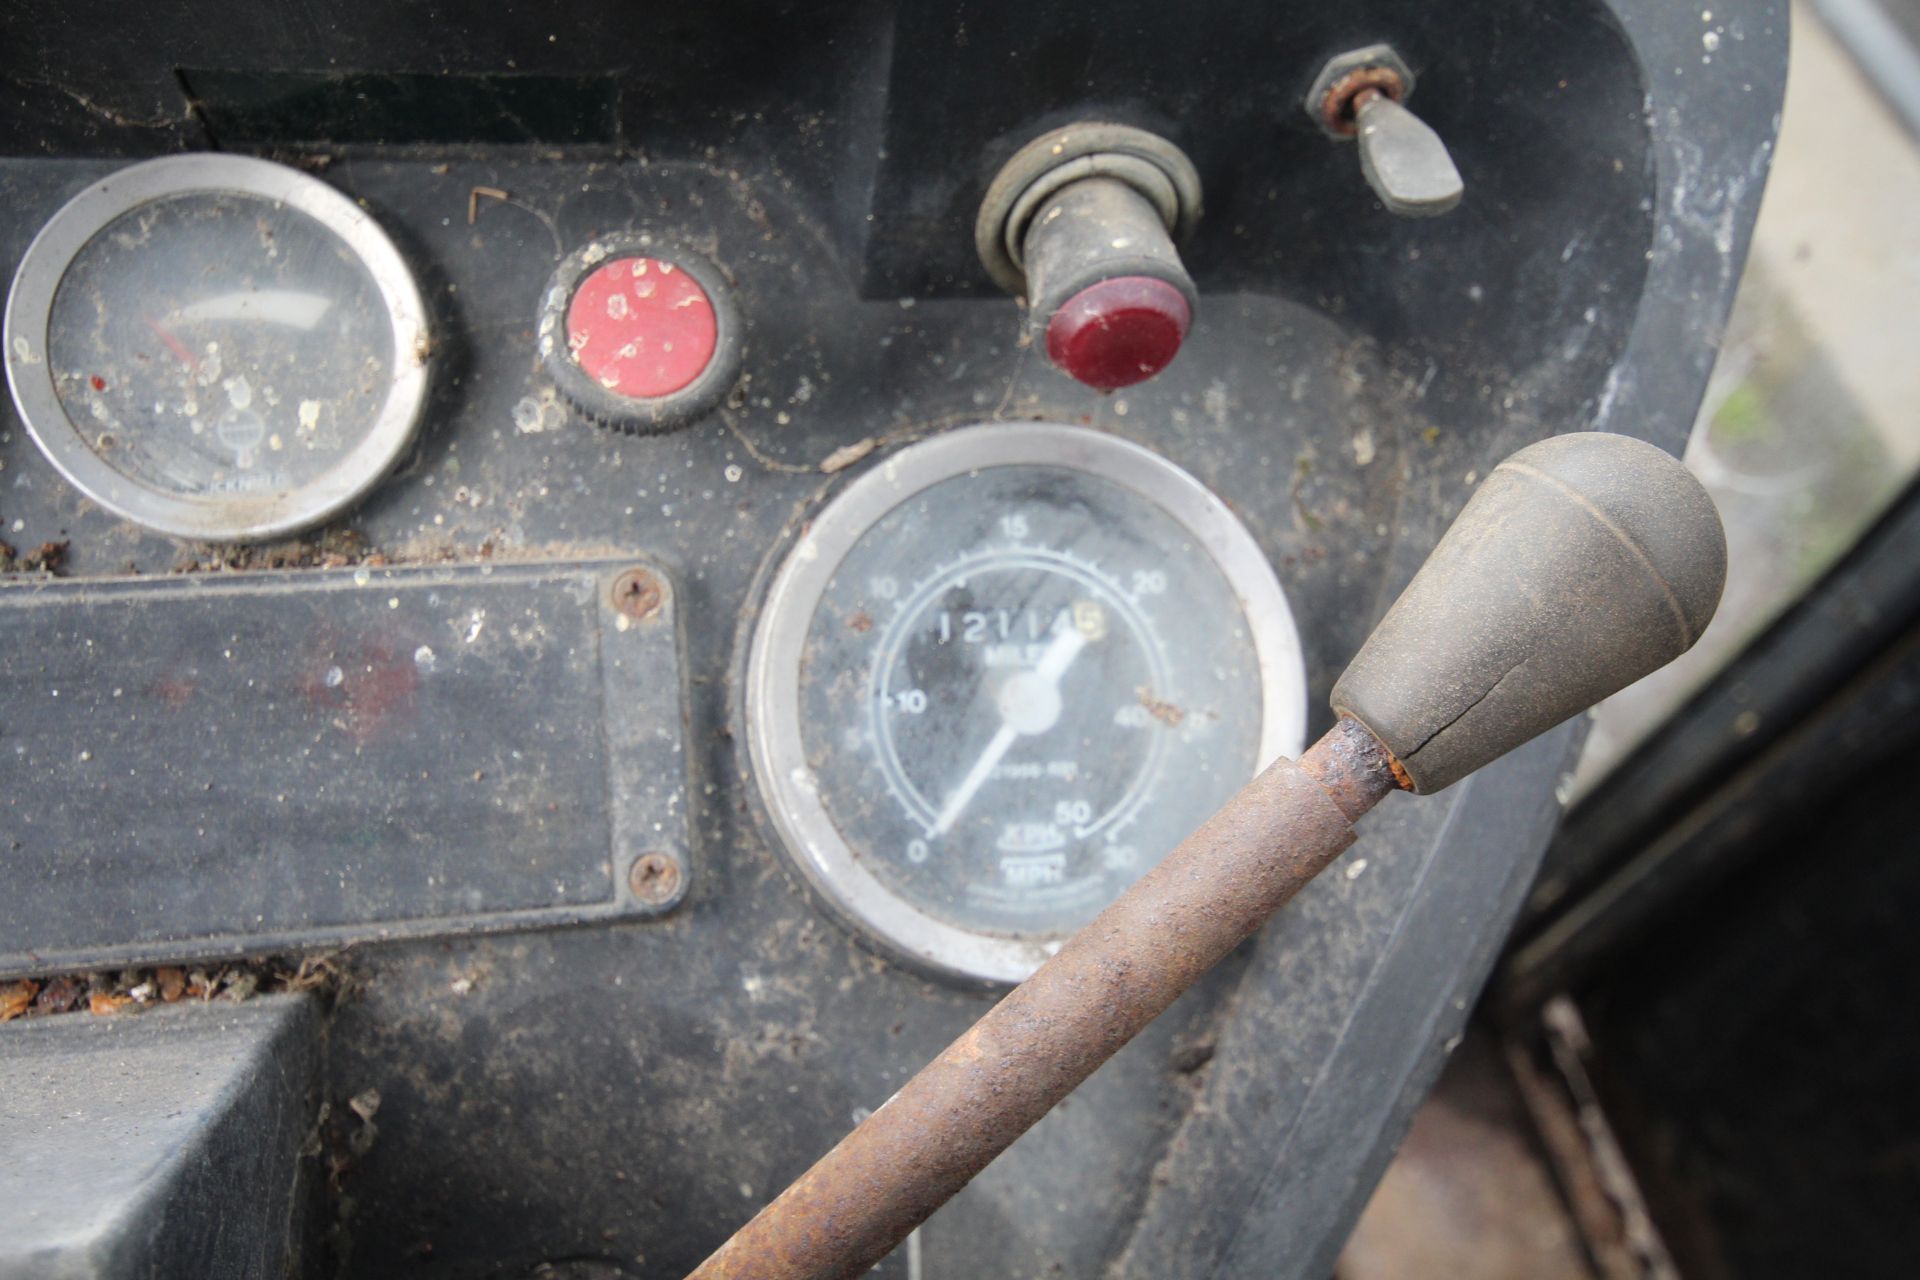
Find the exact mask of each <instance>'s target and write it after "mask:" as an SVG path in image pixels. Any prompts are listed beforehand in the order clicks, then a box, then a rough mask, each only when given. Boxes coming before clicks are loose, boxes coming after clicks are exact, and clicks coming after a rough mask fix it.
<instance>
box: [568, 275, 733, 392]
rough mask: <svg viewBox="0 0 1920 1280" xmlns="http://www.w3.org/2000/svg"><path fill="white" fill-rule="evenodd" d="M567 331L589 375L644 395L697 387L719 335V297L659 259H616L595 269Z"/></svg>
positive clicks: (611, 387) (614, 388)
mask: <svg viewBox="0 0 1920 1280" xmlns="http://www.w3.org/2000/svg"><path fill="white" fill-rule="evenodd" d="M566 332H567V348H568V350H569V351H570V352H572V354H573V359H574V360H575V362H577V363H578V364H579V366H580V368H581V369H582V370H583V371H584V372H585V373H586V375H587V376H588V377H590V378H592V379H593V380H594V381H595V382H597V383H599V384H600V385H601V386H602V387H604V388H606V390H608V391H610V392H612V393H613V394H614V395H617V396H626V397H629V398H632V399H640V400H650V399H655V398H657V397H660V396H669V395H672V394H673V393H674V392H676V391H680V390H684V389H685V388H686V387H689V386H691V385H692V384H693V382H694V380H695V379H696V378H698V377H699V376H700V375H701V374H702V373H705V372H706V369H707V366H708V365H709V364H710V363H712V361H713V353H714V348H715V347H716V346H717V345H718V343H719V340H720V325H719V321H718V320H717V319H716V318H715V316H714V310H713V299H712V298H710V297H708V296H707V291H706V290H705V289H703V288H701V287H700V282H699V281H697V280H695V279H694V278H693V277H692V276H691V275H689V274H688V273H687V272H685V271H683V270H681V269H679V268H678V267H676V266H675V265H674V264H673V263H671V262H666V261H663V260H662V259H659V258H615V259H613V260H611V261H609V262H605V263H603V264H601V265H600V266H599V267H597V268H595V269H594V271H593V273H592V274H591V275H589V276H587V277H586V279H584V280H582V281H581V282H580V287H579V288H577V289H576V290H574V294H573V300H572V301H571V302H570V303H569V304H568V305H567V322H566Z"/></svg>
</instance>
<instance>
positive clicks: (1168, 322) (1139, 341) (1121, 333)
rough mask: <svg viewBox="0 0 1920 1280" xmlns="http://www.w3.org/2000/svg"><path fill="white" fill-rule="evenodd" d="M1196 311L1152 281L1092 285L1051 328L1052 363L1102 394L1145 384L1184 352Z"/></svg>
mask: <svg viewBox="0 0 1920 1280" xmlns="http://www.w3.org/2000/svg"><path fill="white" fill-rule="evenodd" d="M1191 323H1193V308H1192V307H1190V306H1189V305H1187V300H1186V298H1185V297H1184V296H1183V295H1182V294H1181V292H1180V290H1178V289H1176V288H1174V287H1173V286H1172V285H1170V284H1168V283H1167V282H1166V281H1165V280H1157V279H1155V278H1154V277H1152V276H1117V277H1115V278H1114V279H1111V280H1102V281H1100V283H1098V284H1093V285H1088V286H1087V287H1086V288H1084V289H1082V290H1081V291H1080V292H1078V293H1076V294H1074V295H1073V296H1072V297H1071V298H1068V299H1067V300H1066V302H1064V303H1062V304H1061V306H1060V309H1059V310H1058V311H1055V312H1054V313H1053V318H1052V319H1051V320H1049V321H1048V322H1047V358H1048V359H1049V360H1052V361H1053V363H1054V364H1055V365H1056V366H1058V367H1059V369H1060V370H1061V371H1062V372H1063V373H1065V374H1067V375H1068V376H1069V377H1072V378H1074V379H1076V380H1078V381H1080V382H1084V383H1085V384H1086V385H1088V386H1090V387H1096V388H1098V389H1099V390H1101V391H1112V390H1115V389H1117V388H1119V387H1130V386H1132V385H1133V384H1134V383H1136V382H1145V381H1146V380H1147V379H1148V378H1151V377H1153V376H1154V375H1155V374H1156V373H1159V372H1160V371H1161V370H1162V369H1164V368H1166V367H1167V366H1168V365H1169V364H1172V363H1173V358H1174V356H1176V355H1178V354H1179V352H1180V344H1181V342H1182V341H1184V340H1185V339H1186V336H1187V326H1188V325H1190V324H1191Z"/></svg>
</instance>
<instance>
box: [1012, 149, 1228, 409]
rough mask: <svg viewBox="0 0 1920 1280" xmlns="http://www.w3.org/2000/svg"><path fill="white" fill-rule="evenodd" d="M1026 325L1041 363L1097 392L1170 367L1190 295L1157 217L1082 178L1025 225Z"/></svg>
mask: <svg viewBox="0 0 1920 1280" xmlns="http://www.w3.org/2000/svg"><path fill="white" fill-rule="evenodd" d="M1024 248H1025V250H1026V252H1025V254H1024V255H1023V257H1024V262H1023V264H1022V265H1023V266H1024V267H1025V269H1026V286H1027V308H1028V310H1027V323H1028V324H1029V325H1030V326H1031V327H1032V330H1033V336H1034V337H1035V338H1036V339H1039V338H1044V339H1045V340H1046V344H1047V358H1048V359H1050V360H1052V361H1053V363H1054V367H1055V368H1057V369H1059V370H1060V372H1062V373H1064V374H1066V375H1067V376H1068V377H1070V378H1074V379H1076V380H1078V381H1080V382H1083V383H1085V384H1086V385H1087V386H1090V387H1094V388H1097V389H1098V390H1101V391H1112V390H1113V389H1115V388H1116V387H1130V386H1132V385H1133V384H1134V383H1136V382H1145V381H1146V380H1147V379H1148V378H1151V377H1153V376H1154V375H1155V374H1157V373H1159V372H1160V371H1161V370H1162V369H1165V368H1166V367H1167V366H1168V365H1169V364H1171V363H1172V362H1173V358H1174V356H1176V355H1178V354H1179V352H1180V344H1181V342H1183V341H1184V340H1185V339H1186V336H1187V328H1188V326H1189V325H1191V324H1192V323H1193V307H1194V301H1195V298H1196V296H1197V295H1196V294H1195V293H1194V289H1193V280H1192V279H1191V278H1190V277H1189V276H1188V275H1187V270H1186V267H1184V266H1183V265H1182V264H1181V262H1180V254H1179V252H1178V251H1177V250H1175V249H1174V247H1173V238H1172V237H1171V236H1170V235H1169V234H1168V232H1167V224H1166V222H1165V221H1164V220H1163V219H1162V218H1161V216H1160V211H1159V210H1158V209H1156V208H1155V207H1154V205H1153V203H1152V202H1151V201H1150V200H1148V199H1147V198H1146V197H1145V196H1144V195H1142V194H1141V193H1140V192H1139V191H1138V190H1136V189H1135V188H1133V187H1131V186H1129V185H1128V184H1127V183H1125V182H1122V181H1120V180H1119V179H1117V178H1109V177H1104V176H1102V177H1092V178H1084V179H1081V180H1080V181H1078V182H1073V183H1070V184H1068V185H1067V186H1065V187H1063V188H1061V190H1060V191H1059V192H1058V193H1057V194H1055V195H1054V196H1052V197H1051V198H1050V199H1049V200H1047V201H1046V203H1044V204H1043V205H1041V207H1040V209H1039V211H1038V212H1037V213H1035V215H1034V218H1033V221H1032V223H1030V224H1029V225H1028V227H1027V234H1026V241H1025V245H1024Z"/></svg>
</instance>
